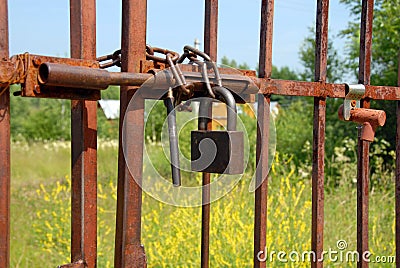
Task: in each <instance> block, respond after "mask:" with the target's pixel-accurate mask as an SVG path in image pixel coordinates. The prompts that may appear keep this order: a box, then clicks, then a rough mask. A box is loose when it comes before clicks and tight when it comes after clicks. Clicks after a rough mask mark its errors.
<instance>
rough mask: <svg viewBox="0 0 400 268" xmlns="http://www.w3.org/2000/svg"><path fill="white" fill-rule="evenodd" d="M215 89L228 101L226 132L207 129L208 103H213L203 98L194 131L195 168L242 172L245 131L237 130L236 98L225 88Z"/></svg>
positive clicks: (224, 172) (193, 163)
mask: <svg viewBox="0 0 400 268" xmlns="http://www.w3.org/2000/svg"><path fill="white" fill-rule="evenodd" d="M213 91H214V92H215V93H216V95H217V96H219V97H220V98H221V99H222V100H223V101H224V102H225V103H226V106H227V111H228V112H227V117H228V120H227V131H212V130H205V129H206V127H205V124H206V120H207V119H206V117H207V111H208V109H209V105H212V101H211V100H210V99H207V100H203V101H201V102H200V108H199V130H197V131H192V132H191V160H192V161H191V168H192V171H198V172H207V173H219V174H232V175H233V174H242V173H243V170H244V136H243V132H242V131H237V130H236V122H237V111H236V102H235V98H234V97H233V95H232V93H231V92H230V91H229V90H228V89H226V88H224V87H219V86H217V87H214V88H213ZM204 119H206V120H204Z"/></svg>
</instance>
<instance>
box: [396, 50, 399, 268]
mask: <svg viewBox="0 0 400 268" xmlns="http://www.w3.org/2000/svg"><path fill="white" fill-rule="evenodd" d="M397 86H398V87H400V51H399V55H398V67H397ZM396 115H397V126H396V127H397V129H396V180H395V198H396V219H395V220H396V267H400V101H397V111H396Z"/></svg>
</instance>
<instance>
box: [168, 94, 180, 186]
mask: <svg viewBox="0 0 400 268" xmlns="http://www.w3.org/2000/svg"><path fill="white" fill-rule="evenodd" d="M164 105H165V106H166V108H167V119H168V134H169V150H170V162H171V173H172V184H173V185H174V186H180V185H181V171H180V164H179V144H178V134H177V130H176V111H175V109H174V97H173V96H172V90H169V91H168V95H167V97H166V98H165V99H164Z"/></svg>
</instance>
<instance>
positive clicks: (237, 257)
mask: <svg viewBox="0 0 400 268" xmlns="http://www.w3.org/2000/svg"><path fill="white" fill-rule="evenodd" d="M116 145H117V143H116V142H113V141H102V142H101V143H99V150H98V158H99V160H98V161H99V165H98V175H99V176H98V177H99V187H98V191H99V197H98V207H99V209H98V211H99V219H98V222H99V227H98V233H99V239H98V240H99V245H98V251H99V257H98V267H112V263H113V245H114V226H115V206H116V187H115V185H116V177H117V146H116ZM150 151H151V152H152V154H153V155H161V152H160V149H159V147H158V146H151V150H150ZM69 158H70V149H69V145H68V143H66V144H63V143H59V142H53V143H35V144H31V145H28V144H23V143H20V144H13V146H12V204H11V206H12V207H11V227H12V233H11V250H12V252H11V264H12V267H43V264H44V263H45V265H44V266H45V267H56V266H57V265H60V264H64V263H67V262H68V260H69V236H70V233H69V229H70V223H69V217H70V214H69V213H70V210H69V209H68V208H69V203H68V202H69V194H70V193H69V188H68V187H69V186H68V185H69V184H68V181H69V173H70V171H69V169H70V159H69ZM155 158H157V157H155ZM275 161H276V162H275V164H274V166H273V170H272V171H271V177H270V183H269V196H268V198H269V199H268V250H275V251H279V250H285V251H288V252H290V251H292V250H294V249H295V250H298V251H303V250H309V245H310V234H311V186H310V180H309V179H308V178H306V179H302V178H300V177H299V176H298V175H296V172H295V171H296V169H297V168H296V167H295V166H294V164H293V162H291V161H289V160H287V159H284V158H282V157H278V158H276V160H275ZM162 163H163V160H159V161H158V162H157V165H158V164H159V165H162ZM162 170H164V171H163V173H167V172H168V168H165V167H164V168H163V169H162ZM164 175H166V174H164ZM146 176H147V175H146V174H145V176H144V179H146ZM184 179H187V177H184ZM249 179H250V178H248V177H247V178H245V179H244V180H243V181H242V182H240V183H239V184H238V186H237V187H235V189H234V190H233V191H232V192H230V193H229V194H228V195H226V196H225V197H224V198H222V199H220V200H219V201H217V202H214V203H212V206H211V209H212V211H211V213H212V216H211V238H210V239H211V245H210V252H211V256H210V261H211V267H251V264H252V256H253V253H252V249H253V245H252V243H253V242H252V238H253V217H254V210H253V206H254V195H253V194H252V193H249V192H248V183H249ZM393 188H394V187H393ZM200 220H201V209H200V208H177V207H173V206H169V205H167V204H163V203H160V202H158V201H157V200H155V199H153V198H152V197H150V196H148V195H146V194H145V195H144V197H143V216H142V222H143V226H142V232H143V244H144V245H145V250H146V254H147V257H148V263H149V267H199V266H200V234H201V231H200V227H201V224H200ZM393 223H394V193H393V191H389V192H377V191H373V192H372V193H371V194H370V240H369V241H370V247H371V251H372V252H373V253H374V254H376V255H384V256H387V255H393V254H394V234H393V232H394V228H393ZM356 226H357V225H356V191H355V188H354V186H345V185H343V186H340V187H339V188H336V189H334V190H330V191H329V192H328V191H327V192H326V195H325V229H324V246H325V249H326V250H328V249H329V248H332V250H337V247H336V242H337V241H338V240H340V239H344V240H346V241H347V243H348V249H349V250H355V249H356ZM268 266H272V267H309V263H294V264H293V263H287V264H284V263H279V262H274V263H273V264H269V265H268ZM370 266H371V267H378V266H379V267H393V264H386V265H383V264H371V265H370ZM325 267H356V264H355V263H351V264H347V263H328V262H327V263H326V264H325Z"/></svg>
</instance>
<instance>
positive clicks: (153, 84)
mask: <svg viewBox="0 0 400 268" xmlns="http://www.w3.org/2000/svg"><path fill="white" fill-rule="evenodd" d="M190 66H191V65H190ZM183 67H184V68H185V69H188V65H184V66H183ZM221 71H222V72H225V71H226V72H228V69H221ZM182 74H183V76H184V77H185V79H186V81H187V82H188V83H189V84H190V87H191V88H192V89H193V90H195V91H199V92H204V85H203V83H202V82H204V81H203V78H202V75H201V74H200V73H198V72H193V71H185V72H183V73H182ZM35 75H36V76H37V78H36V80H38V82H39V84H40V85H43V86H54V87H70V88H82V87H84V88H86V89H93V90H104V89H107V87H108V86H110V85H126V86H141V85H142V84H143V83H145V82H147V83H146V86H145V88H146V89H149V90H148V91H151V92H143V93H144V94H145V95H144V96H145V97H146V98H156V97H159V96H160V94H161V95H163V93H164V92H165V88H168V87H172V88H174V87H177V86H178V84H177V81H176V80H175V78H174V75H173V74H172V72H171V71H170V70H164V71H163V72H157V76H156V77H155V79H153V80H151V81H147V80H148V79H150V78H152V77H153V76H154V74H152V73H128V72H108V71H107V70H104V69H98V68H89V67H82V66H70V65H67V64H58V63H49V62H45V63H43V64H41V65H40V67H39V72H38V74H37V73H35ZM220 77H221V78H222V83H223V85H224V86H225V87H227V88H229V89H230V90H232V91H233V92H234V93H236V94H238V95H242V94H255V93H257V92H258V88H257V86H256V85H255V84H254V82H253V80H252V78H250V77H247V76H245V75H242V74H240V73H239V74H238V73H235V74H231V73H228V74H221V76H220ZM209 80H210V82H211V83H215V82H216V81H215V80H216V78H215V75H210V76H209Z"/></svg>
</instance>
